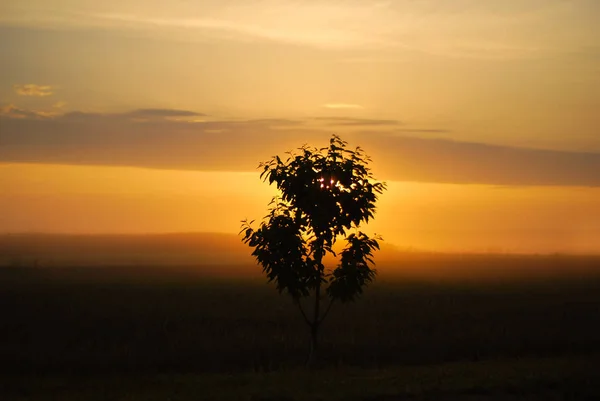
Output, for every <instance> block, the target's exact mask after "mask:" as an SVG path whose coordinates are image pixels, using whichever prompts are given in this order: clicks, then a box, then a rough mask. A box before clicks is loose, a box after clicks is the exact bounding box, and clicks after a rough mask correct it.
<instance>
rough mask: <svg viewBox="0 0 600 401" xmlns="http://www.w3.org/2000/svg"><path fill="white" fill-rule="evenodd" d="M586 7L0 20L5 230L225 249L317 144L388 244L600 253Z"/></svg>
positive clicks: (76, 2) (598, 41)
mask: <svg viewBox="0 0 600 401" xmlns="http://www.w3.org/2000/svg"><path fill="white" fill-rule="evenodd" d="M598 20H600V2H598V1H596V0H571V1H566V0H504V1H492V0H490V1H484V0H454V1H445V0H438V1H435V0H423V1H412V0H397V1H352V0H348V1H331V0H320V1H312V0H307V1H302V2H298V1H287V0H279V1H268V0H265V1H251V0H244V1H241V0H229V1H222V0H219V1H171V2H164V1H156V0H143V1H142V0H119V1H115V0H106V1H102V2H99V1H96V0H94V1H91V0H5V1H2V2H1V3H0V54H2V57H1V59H0V70H1V71H2V73H1V74H0V231H1V232H20V231H43V232H55V231H56V232H166V231H210V232H237V229H238V227H239V221H240V220H241V219H243V218H245V217H249V218H260V217H262V216H263V214H264V208H265V206H266V203H267V202H268V200H269V197H270V196H271V194H272V192H273V191H272V190H271V189H269V188H268V187H267V186H266V184H262V183H261V182H260V180H259V178H258V174H257V173H256V170H255V167H256V165H257V164H258V162H260V161H263V160H265V159H266V158H268V157H270V156H272V155H274V154H277V153H283V152H285V151H286V150H289V149H292V148H295V147H297V146H300V145H302V144H304V143H309V144H314V145H317V146H321V145H323V144H325V143H326V141H327V139H328V138H329V136H330V135H331V134H332V133H338V134H340V135H341V136H342V137H343V138H344V139H347V140H348V141H349V142H350V143H351V145H361V146H363V147H364V148H365V149H366V151H367V152H368V153H369V154H370V155H371V156H372V157H373V159H374V168H375V172H376V174H377V176H378V178H381V179H384V180H386V181H388V183H389V184H390V185H389V187H390V189H389V191H388V192H387V193H385V194H384V195H383V196H382V197H381V202H380V209H379V212H378V214H377V218H376V221H375V223H374V224H373V225H372V227H370V228H372V229H373V230H376V231H377V232H380V233H381V234H382V235H383V236H384V237H385V238H386V239H387V240H388V241H390V242H391V243H393V244H395V245H398V246H400V247H411V246H412V247H418V248H424V249H442V250H459V251H462V250H466V251H469V250H488V249H489V250H507V251H526V252H554V251H565V252H596V253H597V252H600V113H598V110H600V27H599V25H598V23H597V21H598Z"/></svg>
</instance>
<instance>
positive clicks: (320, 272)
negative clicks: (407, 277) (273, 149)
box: [240, 135, 385, 365]
mask: <svg viewBox="0 0 600 401" xmlns="http://www.w3.org/2000/svg"><path fill="white" fill-rule="evenodd" d="M347 145H348V144H347V142H345V141H343V140H342V139H341V138H340V137H338V136H336V135H334V136H333V137H332V138H331V140H330V141H329V146H328V147H324V148H320V149H319V148H311V147H308V146H306V145H305V146H303V147H301V148H300V149H299V151H300V152H299V153H297V154H294V153H292V152H288V154H289V157H288V158H287V160H286V161H285V162H284V161H283V160H282V159H281V158H280V157H279V156H275V157H273V158H272V159H271V160H270V161H268V162H266V163H261V164H260V165H259V167H262V169H263V171H262V174H261V178H263V179H264V180H265V181H268V182H269V185H271V184H275V185H276V186H277V189H279V191H281V197H275V198H273V200H272V201H271V204H270V205H271V207H270V210H269V213H268V214H267V216H265V219H264V221H263V222H262V223H261V224H260V226H259V228H258V229H254V228H252V226H251V224H252V222H248V221H244V222H243V223H244V224H243V226H242V231H241V232H240V234H241V233H243V241H244V243H246V244H248V245H249V246H250V247H252V248H254V251H253V252H252V255H253V256H254V257H255V258H256V260H257V261H258V263H259V264H260V265H262V267H263V272H264V273H265V274H266V276H267V279H268V281H269V282H274V283H275V285H276V287H277V290H278V291H279V292H280V293H283V292H287V293H288V294H289V295H290V296H291V297H292V298H293V300H294V302H295V304H296V305H297V306H298V309H299V310H300V312H301V313H302V316H303V317H304V320H305V322H306V323H307V324H308V326H309V328H310V351H309V356H308V360H307V364H308V365H312V364H313V363H314V361H315V359H316V353H317V348H318V347H317V346H318V333H319V328H320V327H321V324H322V322H323V321H324V320H325V318H326V317H327V314H328V313H329V311H330V310H331V306H332V305H333V303H334V302H335V301H340V302H342V303H343V302H350V301H354V300H355V299H356V297H357V296H359V295H360V294H361V293H362V291H363V287H365V286H366V285H368V284H369V283H371V282H372V281H373V279H374V278H375V275H376V271H375V269H373V268H372V267H371V266H372V265H374V262H373V258H372V256H373V252H374V250H376V249H379V244H378V242H377V239H378V238H370V237H369V236H368V235H367V234H365V233H364V232H361V231H360V225H361V224H362V223H363V222H368V221H369V219H372V218H373V215H374V212H375V202H376V201H377V196H378V194H381V193H382V192H383V191H384V189H385V183H382V182H377V181H376V180H375V178H374V177H373V175H372V173H371V170H370V169H369V167H368V164H369V162H370V159H369V157H368V156H366V155H365V154H364V152H363V150H362V149H361V148H360V147H357V148H356V149H355V150H350V149H347ZM339 237H343V238H344V239H345V241H346V247H345V248H344V249H343V250H342V251H341V253H340V262H339V265H338V266H337V267H336V268H335V269H333V270H326V268H325V265H324V263H323V258H324V256H325V255H326V253H330V254H333V255H334V256H336V254H335V252H334V250H333V246H334V244H335V243H336V240H337V239H338V238H339ZM323 290H324V292H323ZM324 295H325V296H324ZM307 297H313V304H312V309H313V310H312V314H307V313H306V312H305V310H304V307H303V306H302V302H301V300H302V299H303V298H307ZM323 298H328V299H329V304H328V305H327V306H326V307H325V308H322V306H321V301H322V299H323Z"/></svg>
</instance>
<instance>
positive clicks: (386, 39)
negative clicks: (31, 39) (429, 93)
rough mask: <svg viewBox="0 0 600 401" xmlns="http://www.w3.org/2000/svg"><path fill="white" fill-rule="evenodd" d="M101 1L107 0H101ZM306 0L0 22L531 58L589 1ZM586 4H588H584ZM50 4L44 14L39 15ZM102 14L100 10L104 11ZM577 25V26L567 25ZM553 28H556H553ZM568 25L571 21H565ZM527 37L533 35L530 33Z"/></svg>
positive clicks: (582, 33)
mask: <svg viewBox="0 0 600 401" xmlns="http://www.w3.org/2000/svg"><path fill="white" fill-rule="evenodd" d="M109 3H110V2H109ZM501 3H502V4H500V5H499V4H497V3H496V2H490V1H485V2H484V1H472V0H454V1H448V2H442V1H439V2H431V1H422V2H416V1H407V0H406V1H400V0H399V1H393V2H392V1H385V2H377V1H369V2H364V1H347V2H339V1H331V0H323V1H318V2H316V1H306V2H297V1H292V0H263V1H252V0H243V1H242V0H232V1H228V2H227V3H226V4H225V3H223V2H222V1H221V0H206V1H203V2H201V3H198V2H177V3H175V4H169V6H166V5H160V3H157V2H151V3H149V4H145V5H144V7H143V8H140V7H139V6H136V5H135V2H133V3H130V2H124V4H118V5H117V4H113V5H112V7H106V6H101V5H94V3H91V2H83V3H82V4H81V5H80V4H79V2H75V1H72V2H63V4H61V6H58V5H57V6H56V7H51V8H44V7H41V6H38V7H36V6H35V5H29V6H28V7H27V8H24V7H18V6H12V7H8V8H7V10H3V11H5V12H4V15H2V16H0V23H4V24H10V25H28V26H35V27H40V26H42V27H44V26H46V27H47V26H50V27H53V28H61V29H65V28H66V29H69V28H76V29H81V28H83V29H86V28H102V29H115V30H119V31H122V30H144V31H146V32H152V33H153V34H156V35H166V36H169V35H171V36H172V35H175V36H178V37H181V36H182V35H185V37H186V40H202V41H205V40H207V39H208V40H210V39H217V40H221V39H226V40H236V41H243V42H249V41H250V42H251V41H272V42H283V43H293V44H298V45H306V46H313V47H320V48H327V49H331V48H335V49H350V48H353V49H354V48H365V49H373V48H378V49H385V50H386V51H387V50H391V51H397V50H401V51H403V50H408V51H411V52H417V53H424V54H433V55H438V56H439V55H442V56H449V57H465V58H484V59H511V58H527V57H535V56H537V55H539V54H543V53H547V52H553V51H556V50H560V49H563V50H564V49H572V48H573V45H576V44H579V45H582V46H586V45H589V44H590V42H592V41H595V39H593V38H590V37H591V36H593V35H589V32H590V31H589V30H586V29H587V28H586V26H588V25H586V24H591V22H590V21H589V18H587V19H586V9H587V10H588V11H587V14H593V12H597V9H598V8H597V6H590V5H588V4H591V3H595V2H594V1H589V0H573V1H564V0H543V1H538V0H529V1H523V0H505V1H502V2H501ZM592 7H593V8H592ZM49 10H51V11H49ZM108 10H110V11H108ZM579 20H581V21H583V20H585V21H583V22H584V23H582V25H583V29H570V28H569V27H573V25H571V23H568V24H565V21H567V22H569V21H579ZM557 26H560V27H562V29H559V30H557ZM575 28H577V27H575ZM532 33H534V34H532Z"/></svg>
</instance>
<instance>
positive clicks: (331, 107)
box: [323, 103, 364, 109]
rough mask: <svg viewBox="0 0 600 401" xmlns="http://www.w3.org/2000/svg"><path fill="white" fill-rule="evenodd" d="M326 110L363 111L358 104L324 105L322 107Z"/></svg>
mask: <svg viewBox="0 0 600 401" xmlns="http://www.w3.org/2000/svg"><path fill="white" fill-rule="evenodd" d="M323 107H325V108H326V109H364V107H362V106H361V105H359V104H350V103H326V104H324V105H323Z"/></svg>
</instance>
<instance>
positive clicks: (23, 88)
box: [13, 84, 53, 97]
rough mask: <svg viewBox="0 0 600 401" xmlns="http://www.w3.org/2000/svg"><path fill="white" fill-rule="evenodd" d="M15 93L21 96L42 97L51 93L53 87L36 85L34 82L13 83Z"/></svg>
mask: <svg viewBox="0 0 600 401" xmlns="http://www.w3.org/2000/svg"><path fill="white" fill-rule="evenodd" d="M13 88H14V90H15V93H16V94H17V95H21V96H36V97H44V96H50V95H52V93H53V88H52V86H50V85H36V84H24V85H18V84H17V85H13Z"/></svg>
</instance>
